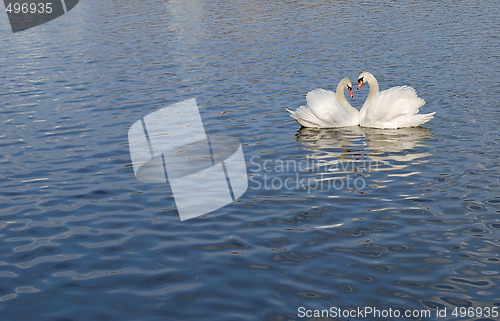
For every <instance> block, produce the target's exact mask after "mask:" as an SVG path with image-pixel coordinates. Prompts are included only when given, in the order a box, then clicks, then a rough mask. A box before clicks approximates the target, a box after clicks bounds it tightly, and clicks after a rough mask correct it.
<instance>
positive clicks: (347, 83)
mask: <svg viewBox="0 0 500 321" xmlns="http://www.w3.org/2000/svg"><path fill="white" fill-rule="evenodd" d="M339 85H340V86H345V88H347V91H348V92H349V96H350V97H351V98H353V97H354V93H353V92H352V81H351V79H349V78H344V79H342V80H341V81H340V84H339ZM342 89H344V88H342Z"/></svg>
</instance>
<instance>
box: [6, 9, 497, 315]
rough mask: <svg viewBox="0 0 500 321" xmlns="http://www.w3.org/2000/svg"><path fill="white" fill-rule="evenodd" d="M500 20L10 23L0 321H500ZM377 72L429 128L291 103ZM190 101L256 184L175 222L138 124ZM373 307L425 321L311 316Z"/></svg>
mask: <svg viewBox="0 0 500 321" xmlns="http://www.w3.org/2000/svg"><path fill="white" fill-rule="evenodd" d="M499 25H500V20H499V15H498V4H497V3H495V2H491V1H483V0H480V1H467V2H463V1H449V0H445V1H440V2H436V1H400V2H393V1H370V2H366V1H336V2H331V1H245V0H231V1H156V0H150V1H140V2H137V1H135V2H127V1H109V0H108V1H80V2H79V4H78V5H77V6H76V7H75V8H74V9H73V10H71V11H70V12H68V13H67V14H65V15H64V16H62V17H60V18H58V19H56V20H53V21H51V22H49V23H46V24H44V25H41V26H39V27H35V28H32V29H29V30H25V31H23V32H19V33H15V34H13V33H12V31H11V30H10V26H9V25H8V19H7V15H6V14H1V15H0V32H1V34H2V36H1V40H2V42H1V45H0V53H1V54H0V70H1V71H2V81H1V82H0V124H1V130H0V147H1V152H0V199H1V202H0V208H1V209H0V253H1V255H0V277H1V282H0V316H1V320H6V321H10V320H16V321H17V320H75V321H76V320H276V321H278V320H301V319H315V320H319V319H325V320H326V319H329V320H347V319H350V320H419V319H420V320H498V317H495V316H494V315H493V314H491V313H490V315H489V316H488V315H486V313H487V311H489V312H493V311H495V310H499V311H498V313H499V314H500V299H499V297H500V290H499V282H500V281H499V279H500V274H499V272H500V256H499V253H500V219H499V216H498V215H499V211H500V188H499V186H500V174H499V167H500V158H499V155H500V153H499V152H500V134H499V130H498V129H499V123H500V115H499V110H500V106H499V103H498V100H499V97H500V89H499V82H498V79H500V62H499V52H500V50H499V49H500V48H499V32H498V26H499ZM365 70H367V71H370V72H371V73H373V74H374V75H375V76H376V77H377V79H378V81H379V84H380V86H381V89H387V88H390V87H392V86H396V85H403V84H405V85H409V86H412V87H414V88H415V89H416V90H417V92H418V94H419V96H420V97H421V98H423V99H425V100H426V102H427V103H426V105H425V106H424V107H423V108H422V112H431V111H435V112H437V114H436V116H435V118H434V119H433V120H431V121H430V122H429V123H427V124H425V125H424V126H423V127H420V128H409V129H401V130H377V129H363V128H359V127H354V128H344V129H323V130H314V129H300V126H299V125H298V124H297V123H296V122H295V121H294V120H293V119H291V118H290V117H289V115H288V113H287V112H286V110H285V107H287V108H291V109H294V108H297V107H299V106H300V105H301V104H304V103H305V94H306V93H307V92H308V91H309V90H312V89H314V88H326V89H330V90H334V89H335V87H336V85H337V83H338V81H339V80H340V79H342V78H344V77H350V78H351V79H352V80H353V81H356V77H357V75H358V74H359V73H360V72H361V71H365ZM367 92H368V88H365V86H363V88H362V89H361V90H360V91H355V93H354V94H355V97H354V99H352V100H350V102H351V104H352V105H353V106H355V107H357V108H360V107H361V105H362V104H363V101H364V100H365V98H366V96H367ZM190 98H196V99H197V101H198V106H199V107H200V113H201V117H202V119H203V122H204V125H205V130H206V132H207V134H208V135H227V136H232V137H235V138H237V139H239V140H240V141H241V143H242V146H243V151H244V154H245V159H246V163H247V171H248V178H249V188H248V190H247V192H246V193H245V194H244V195H243V196H242V197H241V198H240V199H239V200H238V201H236V202H234V203H232V204H230V205H228V206H226V207H223V208H221V209H219V210H217V211H215V212H212V213H210V214H208V215H204V216H202V217H199V218H195V219H191V220H188V221H184V222H181V221H180V220H179V217H178V213H177V210H176V208H175V201H174V198H173V193H172V190H171V189H170V186H169V185H168V184H148V183H142V182H140V181H138V180H137V179H136V178H135V176H134V171H133V169H132V165H131V159H130V154H129V148H128V140H127V131H128V129H129V128H130V126H131V125H132V124H133V123H134V122H136V121H137V120H139V119H140V118H141V117H144V116H145V115H147V114H149V113H151V112H153V111H155V110H158V109H160V108H163V107H165V106H168V105H170V104H172V103H176V102H179V101H183V100H185V99H190ZM365 307H372V308H376V309H379V310H381V311H382V310H384V311H388V310H389V309H392V310H397V311H406V310H408V311H432V313H433V314H432V317H427V316H425V315H424V316H423V317H422V315H420V316H418V317H414V318H408V317H405V316H403V315H401V316H400V317H395V316H387V315H385V316H384V315H378V316H374V315H370V316H359V315H357V316H354V317H349V318H348V317H344V316H342V315H332V314H328V315H323V316H322V318H314V317H311V318H308V317H307V316H305V315H303V314H302V313H301V311H302V312H304V311H309V312H310V313H312V311H313V310H315V309H316V310H328V311H338V310H335V309H339V308H340V309H345V310H349V309H356V308H365ZM469 308H473V310H471V309H469ZM443 309H446V310H445V312H446V315H445V316H442V317H440V318H439V319H438V318H437V316H436V314H435V313H436V311H437V310H441V311H442V310H443ZM470 311H472V314H471V313H470ZM453 312H455V313H456V314H455V315H453ZM461 312H464V313H465V314H463V313H462V315H460V313H461ZM310 313H309V314H308V315H312V314H310Z"/></svg>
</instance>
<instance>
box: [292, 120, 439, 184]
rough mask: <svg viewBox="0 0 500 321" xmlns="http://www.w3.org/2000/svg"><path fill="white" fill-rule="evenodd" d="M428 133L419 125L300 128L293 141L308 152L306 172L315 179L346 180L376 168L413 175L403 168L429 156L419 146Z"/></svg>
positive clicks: (422, 145) (394, 174)
mask: <svg viewBox="0 0 500 321" xmlns="http://www.w3.org/2000/svg"><path fill="white" fill-rule="evenodd" d="M431 136H432V134H431V132H430V130H428V129H426V128H422V127H411V128H401V129H376V128H362V127H359V126H353V127H345V128H324V129H315V128H305V127H303V128H301V129H300V130H299V131H298V132H297V135H296V140H297V142H299V143H300V144H302V145H304V146H306V147H307V150H308V151H309V152H310V154H309V155H307V158H308V159H310V161H309V162H308V164H310V167H309V168H308V172H309V173H312V174H313V175H315V177H316V180H318V181H331V180H334V181H335V180H347V181H346V182H347V183H348V182H349V179H350V180H354V179H355V177H359V176H361V177H367V176H370V175H371V174H370V173H374V172H380V171H391V173H389V174H388V175H387V176H410V175H413V174H417V173H418V172H408V171H405V168H407V167H408V166H409V165H410V164H414V163H415V162H421V161H422V162H423V161H425V158H426V157H428V156H431V155H432V154H431V153H429V152H426V151H422V148H420V147H425V146H426V145H425V144H424V143H423V142H424V141H425V140H426V139H427V138H429V137H431ZM388 181H390V180H388ZM355 189H358V188H355Z"/></svg>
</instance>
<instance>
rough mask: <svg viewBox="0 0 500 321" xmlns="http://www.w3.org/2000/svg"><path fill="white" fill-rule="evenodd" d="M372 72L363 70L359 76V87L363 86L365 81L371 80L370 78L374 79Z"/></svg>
mask: <svg viewBox="0 0 500 321" xmlns="http://www.w3.org/2000/svg"><path fill="white" fill-rule="evenodd" d="M374 78H375V77H373V75H372V74H370V73H369V72H368V71H363V72H362V73H360V74H359V76H358V89H360V88H361V86H363V83H364V82H369V81H370V80H372V79H374Z"/></svg>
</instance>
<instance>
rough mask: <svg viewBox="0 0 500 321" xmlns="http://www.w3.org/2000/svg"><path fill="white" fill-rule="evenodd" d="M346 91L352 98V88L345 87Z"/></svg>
mask: <svg viewBox="0 0 500 321" xmlns="http://www.w3.org/2000/svg"><path fill="white" fill-rule="evenodd" d="M347 91H348V92H349V96H351V98H354V93H353V92H352V88H351V87H347Z"/></svg>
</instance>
